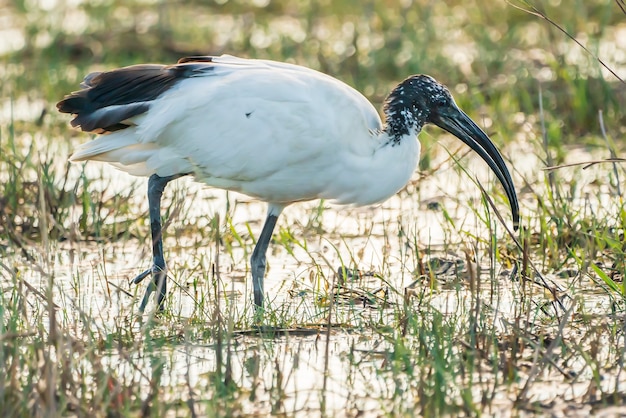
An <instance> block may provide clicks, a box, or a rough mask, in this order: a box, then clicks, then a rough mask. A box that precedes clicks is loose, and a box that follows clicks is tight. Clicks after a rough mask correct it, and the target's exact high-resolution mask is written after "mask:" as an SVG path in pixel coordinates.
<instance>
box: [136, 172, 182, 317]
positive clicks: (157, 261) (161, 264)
mask: <svg viewBox="0 0 626 418" xmlns="http://www.w3.org/2000/svg"><path fill="white" fill-rule="evenodd" d="M185 175H186V174H175V175H173V176H167V177H159V176H158V175H156V174H153V175H152V176H150V179H149V180H148V208H149V212H150V231H151V232H152V268H150V269H148V270H146V271H144V272H143V273H141V274H140V275H139V276H137V277H135V279H134V280H133V283H135V284H137V283H140V282H141V281H142V280H143V279H145V278H146V277H148V276H152V281H151V282H150V284H149V285H148V288H147V289H146V293H145V294H144V295H143V299H142V300H141V305H139V311H140V312H143V311H144V310H145V309H146V305H147V304H148V300H149V299H150V295H151V294H152V292H154V291H155V290H157V294H156V301H157V309H158V310H159V311H162V310H163V302H164V300H165V295H166V294H167V267H166V265H165V257H164V256H163V233H162V230H161V196H163V190H165V186H166V185H167V183H169V182H170V181H172V180H175V179H177V178H179V177H182V176H185Z"/></svg>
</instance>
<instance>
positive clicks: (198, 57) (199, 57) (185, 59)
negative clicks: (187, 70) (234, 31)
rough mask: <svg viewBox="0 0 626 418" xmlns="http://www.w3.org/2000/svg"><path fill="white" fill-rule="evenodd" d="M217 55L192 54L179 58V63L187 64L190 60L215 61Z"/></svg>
mask: <svg viewBox="0 0 626 418" xmlns="http://www.w3.org/2000/svg"><path fill="white" fill-rule="evenodd" d="M214 61H215V57H214V56H211V55H192V56H189V57H183V58H181V59H179V60H178V62H177V64H186V63H188V62H214Z"/></svg>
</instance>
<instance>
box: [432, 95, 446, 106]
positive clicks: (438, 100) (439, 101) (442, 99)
mask: <svg viewBox="0 0 626 418" xmlns="http://www.w3.org/2000/svg"><path fill="white" fill-rule="evenodd" d="M435 106H437V107H446V106H448V99H446V98H445V97H444V96H439V97H437V98H436V99H435Z"/></svg>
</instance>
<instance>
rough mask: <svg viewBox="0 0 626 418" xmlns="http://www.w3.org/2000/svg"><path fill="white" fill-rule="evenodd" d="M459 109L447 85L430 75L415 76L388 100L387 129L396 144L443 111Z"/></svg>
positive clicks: (401, 84) (395, 90)
mask: <svg viewBox="0 0 626 418" xmlns="http://www.w3.org/2000/svg"><path fill="white" fill-rule="evenodd" d="M451 105H453V106H455V107H456V105H455V104H454V99H453V98H452V95H451V94H450V92H449V91H448V89H447V88H446V86H444V85H443V84H441V83H439V82H437V80H435V79H434V78H432V77H431V76H428V75H423V74H419V75H413V76H411V77H409V78H407V79H406V80H404V81H403V82H402V83H400V84H398V86H397V87H396V88H395V89H393V91H392V92H391V94H389V97H387V100H385V107H384V111H385V116H386V118H387V129H389V130H390V132H389V133H390V134H391V135H392V137H393V139H394V140H395V141H399V140H400V139H401V137H402V136H404V135H408V134H409V133H411V130H413V129H415V133H417V132H419V131H420V130H421V128H422V127H423V126H424V125H425V124H426V123H434V121H433V120H432V116H436V113H437V112H439V111H440V110H442V111H444V112H445V109H446V108H449V107H450V106H451Z"/></svg>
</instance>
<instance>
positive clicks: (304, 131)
mask: <svg viewBox="0 0 626 418" xmlns="http://www.w3.org/2000/svg"><path fill="white" fill-rule="evenodd" d="M81 87H82V90H79V91H76V92H73V93H72V94H70V95H68V96H66V97H65V98H64V99H63V100H61V101H60V102H59V103H58V104H57V107H58V109H59V111H60V112H63V113H71V114H73V115H74V116H75V117H74V119H73V120H72V122H71V123H72V125H73V126H75V127H80V129H82V130H83V131H86V132H93V133H96V134H100V136H98V137H97V138H96V139H94V140H93V141H91V142H88V143H86V144H83V145H82V146H81V147H80V148H79V149H78V150H77V151H76V152H75V153H74V154H73V155H72V156H71V160H72V161H83V160H96V161H106V162H109V163H111V164H113V165H114V166H115V167H117V168H119V169H121V170H123V171H126V172H128V173H130V174H133V175H137V176H150V179H149V181H148V202H149V212H150V223H151V232H152V242H153V247H152V251H153V265H152V268H151V269H149V270H147V271H145V272H144V273H142V274H140V275H139V276H137V278H135V279H134V282H135V283H139V282H140V281H141V280H143V279H144V278H145V277H147V276H151V279H152V282H151V284H150V285H149V286H148V290H147V291H146V293H145V295H144V298H143V300H142V303H141V305H140V310H142V311H143V310H144V308H145V306H146V304H147V302H148V300H149V296H150V294H151V293H152V291H153V290H154V289H157V290H158V291H157V296H156V299H157V306H158V307H159V308H160V309H162V307H163V300H164V298H165V295H166V263H165V259H164V257H163V242H162V239H161V215H160V202H161V195H162V193H163V190H164V188H165V186H166V185H167V183H168V182H170V181H172V180H173V179H176V178H178V177H181V176H185V175H193V176H194V177H195V179H196V180H198V181H201V182H204V183H206V184H208V185H209V186H213V187H217V188H221V189H227V190H234V191H237V192H240V193H244V194H246V195H248V196H252V197H254V198H257V199H259V200H262V201H265V202H267V203H268V210H267V218H266V221H265V225H264V226H263V230H262V231H261V235H260V237H259V239H258V242H257V244H256V247H255V248H254V251H253V253H252V258H251V260H250V264H251V271H252V282H253V287H254V302H255V304H256V305H257V306H263V300H264V293H263V277H264V274H265V254H266V252H267V248H268V245H269V242H270V240H271V237H272V232H273V230H274V227H275V225H276V221H277V219H278V216H279V215H280V214H281V212H282V211H283V209H284V208H285V207H286V206H287V205H289V204H291V203H294V202H300V201H305V200H311V199H328V200H330V201H333V202H336V203H339V204H351V205H369V204H373V203H377V202H381V201H384V200H385V199H387V198H389V197H390V196H392V195H393V194H395V193H396V192H398V191H399V190H400V189H401V188H402V187H403V186H404V185H405V184H406V183H407V182H408V181H409V179H410V178H411V175H412V174H413V171H414V170H415V168H416V165H417V162H418V158H419V153H420V143H419V141H417V138H416V137H417V135H418V134H419V133H420V131H421V129H422V127H423V126H424V125H425V124H427V123H432V124H435V125H437V126H439V127H440V128H443V129H445V130H446V131H448V132H450V133H452V134H453V135H455V136H457V137H458V138H459V139H461V140H462V141H463V142H465V143H466V144H467V145H469V146H470V147H471V148H472V149H473V150H474V151H476V152H477V153H478V154H479V155H480V156H481V157H482V158H483V159H484V160H485V161H486V163H487V164H488V165H489V167H490V168H491V169H492V170H493V171H494V172H495V175H496V176H497V178H498V179H499V180H500V182H501V183H502V185H503V186H504V190H505V192H506V195H507V197H508V199H509V203H510V205H511V209H512V212H513V223H514V225H515V226H517V224H518V222H519V213H518V212H519V208H518V201H517V195H516V193H515V188H514V185H513V181H512V180H511V176H510V174H509V171H508V170H507V168H506V165H505V163H504V160H503V159H502V156H501V155H500V153H499V152H498V150H497V149H496V147H495V146H494V145H493V143H492V142H491V140H490V139H489V138H488V137H487V135H486V134H485V133H484V132H483V131H482V130H481V129H480V128H479V127H478V126H477V125H476V124H475V123H474V122H473V121H472V120H471V119H470V118H469V117H468V116H467V115H466V114H465V113H464V112H463V111H461V110H460V109H459V108H458V107H457V105H456V103H455V102H454V99H453V98H452V96H451V95H450V92H449V91H448V89H447V88H446V87H445V86H443V85H442V84H440V83H438V82H437V81H436V80H434V79H433V78H432V77H429V76H427V75H413V76H411V77H409V78H407V79H406V80H404V81H403V82H401V83H400V84H399V85H398V86H396V87H395V88H394V89H393V91H392V92H391V93H390V94H389V96H388V97H387V99H386V100H385V104H384V108H383V112H384V114H385V122H384V123H383V122H382V121H381V119H380V117H379V115H378V113H377V112H376V110H375V109H374V107H373V106H372V104H371V103H370V102H369V101H368V100H367V99H366V98H365V97H364V96H363V95H361V94H360V93H359V92H358V91H356V90H355V89H353V88H351V87H350V86H348V85H347V84H344V83H343V82H341V81H339V80H337V79H335V78H333V77H331V76H328V75H325V74H322V73H320V72H318V71H315V70H312V69H309V68H305V67H301V66H298V65H292V64H286V63H281V62H274V61H266V60H254V59H243V58H236V57H233V56H228V55H222V56H220V57H212V56H200V57H189V58H183V59H181V60H179V61H178V63H177V64H175V65H156V64H146V65H133V66H130V67H124V68H118V69H115V70H111V71H105V72H96V73H91V74H89V75H87V77H85V80H84V81H83V83H82V84H81Z"/></svg>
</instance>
